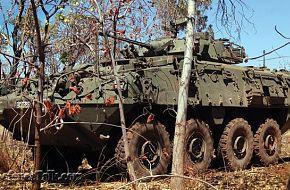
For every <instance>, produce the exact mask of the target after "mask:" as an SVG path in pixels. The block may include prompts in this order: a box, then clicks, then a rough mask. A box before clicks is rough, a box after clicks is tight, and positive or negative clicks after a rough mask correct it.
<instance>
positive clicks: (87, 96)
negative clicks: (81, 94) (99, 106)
mask: <svg viewBox="0 0 290 190" xmlns="http://www.w3.org/2000/svg"><path fill="white" fill-rule="evenodd" d="M92 99H93V97H92V94H88V95H86V96H85V100H92Z"/></svg>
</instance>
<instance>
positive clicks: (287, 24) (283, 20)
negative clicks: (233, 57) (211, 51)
mask: <svg viewBox="0 0 290 190" xmlns="http://www.w3.org/2000/svg"><path fill="white" fill-rule="evenodd" d="M213 2H215V0H213ZM244 2H245V3H246V4H247V5H248V6H249V7H250V9H252V10H250V11H246V12H245V14H247V15H246V16H247V17H248V18H249V21H250V22H251V23H253V25H252V24H250V23H248V24H246V23H245V22H244V23H245V25H244V27H243V29H242V32H241V37H240V40H239V41H235V42H237V43H238V44H240V45H242V46H244V48H245V49H246V53H247V55H248V57H256V56H259V55H262V54H263V50H265V51H266V52H268V51H271V50H272V49H274V48H277V47H279V46H281V45H283V44H285V43H286V42H288V41H289V40H290V39H289V40H287V39H284V38H283V37H281V36H280V35H279V34H278V33H277V32H276V31H275V25H276V26H277V29H278V30H279V31H280V32H281V33H282V34H283V35H284V36H286V37H289V38H290V1H289V0H276V1H266V0H244ZM214 22H215V21H214ZM213 26H215V23H213ZM215 31H216V37H217V36H218V37H227V38H229V36H227V34H226V32H222V31H217V30H215ZM283 56H285V57H284V58H279V59H278V58H277V57H283ZM272 58H274V59H272ZM242 65H252V66H257V67H259V66H262V65H263V62H262V58H261V59H258V60H252V61H249V62H248V63H246V64H245V63H243V64H242ZM266 66H267V67H269V68H272V69H274V68H275V69H284V68H286V69H288V70H290V45H288V46H286V47H285V48H283V49H281V50H278V51H277V52H275V53H272V54H270V55H267V56H266Z"/></svg>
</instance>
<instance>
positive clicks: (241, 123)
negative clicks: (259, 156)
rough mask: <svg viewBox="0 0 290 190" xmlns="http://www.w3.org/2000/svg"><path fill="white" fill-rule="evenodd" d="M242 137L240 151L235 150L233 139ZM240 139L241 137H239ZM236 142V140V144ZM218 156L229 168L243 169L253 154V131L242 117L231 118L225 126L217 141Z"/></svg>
mask: <svg viewBox="0 0 290 190" xmlns="http://www.w3.org/2000/svg"><path fill="white" fill-rule="evenodd" d="M239 137H242V138H243V139H244V140H242V147H243V148H242V150H243V151H241V153H240V152H237V151H238V150H236V151H235V148H234V147H235V145H234V144H235V141H236V140H237V139H238V138H239ZM240 139H241V138H240ZM237 144H238V142H237V141H236V146H238V145H237ZM219 151H220V154H221V155H220V156H221V157H222V159H223V161H224V162H225V164H226V166H227V167H228V168H229V169H230V170H239V169H245V168H246V167H247V166H248V164H249V163H250V161H251V158H252V155H253V132H252V131H251V127H250V125H249V124H248V122H247V121H246V120H244V119H242V118H236V119H233V120H232V121H230V122H229V123H228V125H227V126H226V127H225V129H224V131H223V134H222V136H221V138H220V142H219Z"/></svg>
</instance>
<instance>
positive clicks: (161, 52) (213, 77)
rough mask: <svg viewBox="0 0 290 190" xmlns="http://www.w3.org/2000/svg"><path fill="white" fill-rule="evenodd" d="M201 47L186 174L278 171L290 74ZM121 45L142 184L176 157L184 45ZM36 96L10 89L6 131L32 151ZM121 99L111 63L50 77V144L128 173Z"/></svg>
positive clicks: (32, 88)
mask: <svg viewBox="0 0 290 190" xmlns="http://www.w3.org/2000/svg"><path fill="white" fill-rule="evenodd" d="M194 38H195V40H194V61H193V63H192V72H191V78H190V84H189V95H188V96H189V97H188V109H187V119H188V121H187V124H186V139H185V142H186V146H185V147H186V150H185V167H186V168H185V169H186V171H187V172H200V171H204V170H206V169H207V168H208V167H209V166H210V163H211V160H212V159H213V157H214V155H217V156H218V157H221V158H222V159H223V160H224V162H225V164H226V166H227V167H228V168H229V169H231V170H236V169H244V168H246V167H247V166H248V165H249V163H250V160H251V159H252V158H255V159H254V160H256V161H258V162H260V163H261V164H263V165H269V164H272V163H275V162H276V161H277V160H278V158H279V153H280V151H281V134H283V133H284V132H285V131H286V130H287V129H288V128H289V126H290V125H289V122H290V121H289V113H290V112H289V106H288V104H289V103H290V96H289V87H290V75H289V72H288V71H273V70H269V69H267V68H254V67H242V66H238V65H237V64H239V63H241V62H243V59H244V58H245V50H244V48H243V47H240V46H238V45H235V44H233V43H231V42H230V41H229V40H227V39H214V36H213V33H212V32H211V31H208V32H198V33H195V35H194ZM118 40H123V41H125V42H127V43H128V45H127V46H126V47H125V48H124V49H123V50H122V51H121V52H122V54H123V58H122V59H118V60H116V67H117V71H118V77H119V79H120V82H121V91H122V96H123V97H122V98H123V105H124V111H125V119H126V127H127V128H128V130H127V137H128V143H129V148H130V151H131V153H132V155H131V157H130V159H132V161H133V163H134V167H135V170H136V174H137V176H138V177H141V176H145V175H151V174H153V175H154V174H162V173H165V172H167V168H168V165H169V164H170V160H171V155H172V149H171V147H172V143H171V142H172V139H173V134H174V128H175V116H176V111H175V110H177V106H178V102H177V99H178V97H177V96H178V90H179V80H180V76H181V72H182V65H183V60H184V51H185V39H178V38H176V37H175V36H173V37H166V38H160V39H157V40H153V41H150V42H149V43H140V42H135V41H132V40H128V39H124V38H118ZM36 92H37V83H36V82H35V81H34V80H33V79H30V80H29V81H28V82H27V83H25V85H23V84H21V85H19V86H18V87H17V88H12V89H11V88H9V87H8V86H5V84H3V85H2V87H1V94H2V96H1V98H0V115H1V124H2V125H3V126H5V127H6V128H7V129H9V130H10V131H12V132H13V135H14V137H15V138H17V139H20V140H21V139H22V140H29V142H30V143H33V136H34V134H33V133H34V129H33V128H34V120H35V114H34V113H33V107H34V105H35V97H36ZM117 94H118V93H117V87H116V81H115V76H114V75H113V68H112V67H111V62H110V61H106V60H100V64H99V65H98V66H96V65H90V64H85V65H77V66H75V67H74V68H72V69H71V70H70V71H65V72H62V73H59V74H55V75H52V76H49V77H47V78H46V81H45V86H44V96H45V97H44V103H43V120H44V122H43V126H42V128H41V144H42V145H43V146H45V145H50V146H58V147H73V148H74V149H76V150H77V149H80V150H83V151H99V152H102V154H104V155H106V154H107V153H108V154H111V156H114V157H115V159H116V163H117V165H118V166H119V167H120V168H121V169H124V170H125V169H126V160H125V153H124V144H123V140H122V138H121V137H122V133H121V128H120V115H119V107H118V104H119V100H120V98H119V97H118V95H117ZM104 148H105V150H106V151H102V150H103V149H104ZM95 161H96V162H97V160H95Z"/></svg>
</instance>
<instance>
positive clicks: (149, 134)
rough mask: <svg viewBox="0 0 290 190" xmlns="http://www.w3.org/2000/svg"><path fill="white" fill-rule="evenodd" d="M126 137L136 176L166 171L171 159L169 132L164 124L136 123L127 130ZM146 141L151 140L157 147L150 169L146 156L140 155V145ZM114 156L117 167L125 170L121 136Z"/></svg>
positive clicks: (125, 164)
mask: <svg viewBox="0 0 290 190" xmlns="http://www.w3.org/2000/svg"><path fill="white" fill-rule="evenodd" d="M127 138H128V145H129V150H130V151H131V157H130V159H131V160H132V162H133V167H134V170H135V174H136V177H137V178H141V177H144V176H148V175H158V174H164V173H166V172H167V170H168V165H169V164H170V160H171V155H172V149H171V144H170V140H169V134H168V132H167V131H166V129H165V127H164V125H161V124H159V123H158V124H151V123H150V124H141V123H136V124H134V125H133V126H132V128H130V130H129V131H128V132H127ZM145 138H146V139H145ZM146 140H147V141H146ZM148 141H150V142H153V143H154V144H155V145H157V147H158V148H157V151H156V152H157V155H158V156H157V159H156V161H155V162H153V164H151V170H150V164H148V163H149V162H148V160H146V156H145V159H144V155H143V156H142V155H140V151H141V149H142V145H143V147H144V146H145V144H146V142H148ZM144 149H145V148H144ZM154 157H155V156H154ZM115 158H116V161H117V162H116V163H117V166H118V168H119V169H120V170H121V171H126V170H127V162H126V158H125V150H124V142H123V139H122V138H121V139H120V140H119V142H118V145H117V147H116V149H115ZM147 164H148V165H147Z"/></svg>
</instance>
